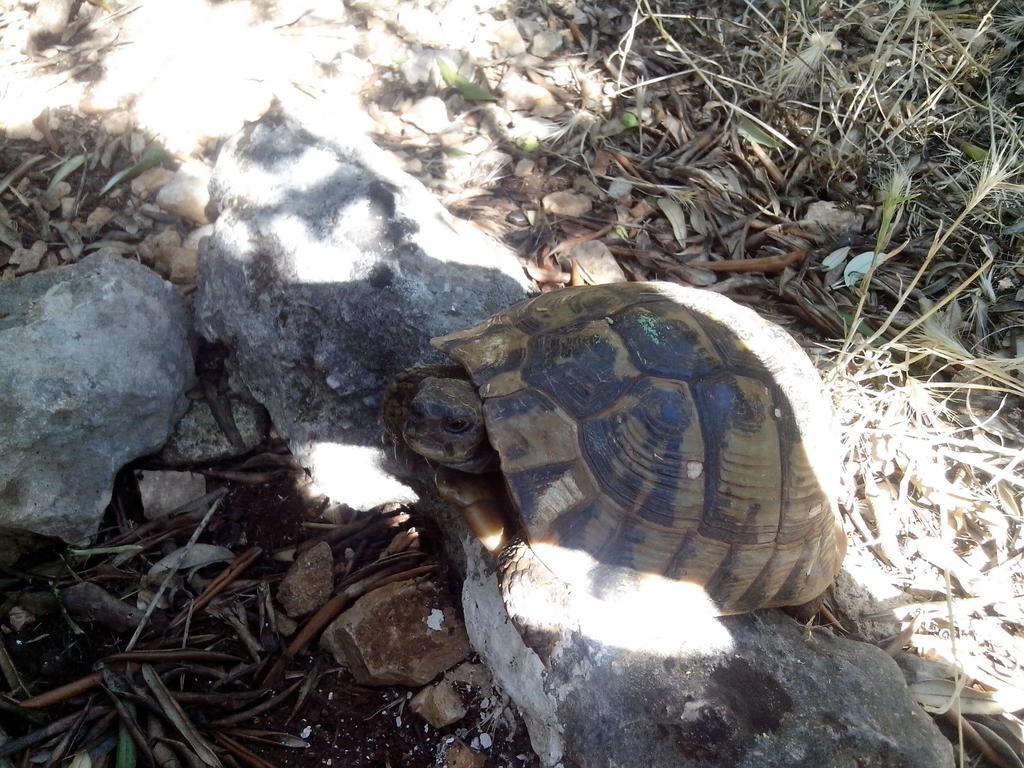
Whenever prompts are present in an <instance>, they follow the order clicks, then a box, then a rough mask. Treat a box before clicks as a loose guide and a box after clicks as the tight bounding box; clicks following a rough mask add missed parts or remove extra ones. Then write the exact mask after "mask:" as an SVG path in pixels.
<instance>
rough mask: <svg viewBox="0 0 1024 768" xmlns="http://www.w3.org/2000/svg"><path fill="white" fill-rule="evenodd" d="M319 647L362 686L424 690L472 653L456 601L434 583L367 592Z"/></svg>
mask: <svg viewBox="0 0 1024 768" xmlns="http://www.w3.org/2000/svg"><path fill="white" fill-rule="evenodd" d="M320 645H321V646H323V647H324V648H325V649H327V650H328V651H330V652H331V653H332V654H333V655H334V658H335V659H337V661H338V663H339V664H346V665H347V666H348V668H349V669H350V670H351V671H352V676H353V677H355V679H356V682H358V683H360V684H361V685H406V686H409V687H417V686H421V685H424V684H426V683H429V682H430V681H431V680H433V679H434V678H435V677H437V676H438V675H440V674H441V673H442V672H444V671H445V670H446V669H449V668H450V667H452V666H454V665H455V664H458V663H459V662H460V661H462V660H463V659H464V658H466V656H468V655H469V640H468V639H467V638H466V628H465V626H464V625H463V623H462V617H461V616H459V609H458V605H457V602H456V600H455V598H453V596H452V595H450V594H448V593H447V592H444V591H442V590H441V589H440V588H439V587H438V586H437V585H436V584H434V583H433V582H431V581H399V582H395V583H394V584H386V585H384V586H383V587H380V588H379V589H375V590H373V591H372V592H368V593H367V594H365V595H363V596H362V597H361V598H359V600H357V601H356V603H355V605H353V606H352V607H351V608H349V609H348V610H347V611H345V612H344V613H343V614H341V616H339V617H338V618H336V619H335V620H334V621H333V622H331V624H330V625H329V626H328V627H327V629H325V630H324V633H323V635H321V637H320Z"/></svg>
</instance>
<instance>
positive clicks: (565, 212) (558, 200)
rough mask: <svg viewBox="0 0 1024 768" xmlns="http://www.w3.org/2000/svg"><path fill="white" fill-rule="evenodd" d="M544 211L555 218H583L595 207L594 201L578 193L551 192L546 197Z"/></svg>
mask: <svg viewBox="0 0 1024 768" xmlns="http://www.w3.org/2000/svg"><path fill="white" fill-rule="evenodd" d="M543 203H544V210H545V211H547V212H548V213H550V214H553V215H555V216H582V215H583V214H585V213H588V212H589V211H590V209H591V208H592V207H593V205H594V204H593V201H591V199H590V198H589V197H587V196H586V195H581V194H578V193H576V192H568V191H563V192H551V193H550V194H547V195H545V196H544V201H543Z"/></svg>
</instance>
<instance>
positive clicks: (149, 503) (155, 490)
mask: <svg viewBox="0 0 1024 768" xmlns="http://www.w3.org/2000/svg"><path fill="white" fill-rule="evenodd" d="M136 478H137V480H138V483H139V494H140V495H141V496H142V513H143V515H145V517H146V519H147V520H155V519H156V518H158V517H164V516H165V515H167V513H168V512H172V511H173V510H175V509H177V508H178V507H181V506H183V505H185V504H187V503H188V502H190V501H192V500H193V499H197V498H199V497H200V496H202V495H203V494H205V493H206V478H205V477H203V476H202V475H199V474H195V473H193V472H173V471H169V470H163V471H157V470H144V471H141V472H137V473H136Z"/></svg>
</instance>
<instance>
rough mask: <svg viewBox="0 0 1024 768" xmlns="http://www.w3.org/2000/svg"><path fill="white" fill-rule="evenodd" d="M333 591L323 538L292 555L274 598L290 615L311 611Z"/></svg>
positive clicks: (331, 565) (331, 564) (327, 547)
mask: <svg viewBox="0 0 1024 768" xmlns="http://www.w3.org/2000/svg"><path fill="white" fill-rule="evenodd" d="M333 592H334V557H333V556H332V554H331V545H330V544H328V543H327V542H325V541H321V542H320V543H319V544H316V545H315V546H312V547H310V548H309V549H307V550H306V551H305V552H303V553H302V554H300V555H299V556H298V557H296V558H295V562H294V563H292V567H291V568H289V569H288V573H286V574H285V576H284V579H282V580H281V586H280V588H279V589H278V590H277V600H278V602H280V603H281V605H282V606H283V607H284V610H285V613H287V614H288V615H289V616H290V617H291V618H293V619H294V618H297V617H299V616H304V615H305V614H307V613H309V612H310V611H315V610H316V609H317V608H319V607H320V606H321V605H323V604H324V603H326V602H327V601H328V600H330V599H331V594H332V593H333Z"/></svg>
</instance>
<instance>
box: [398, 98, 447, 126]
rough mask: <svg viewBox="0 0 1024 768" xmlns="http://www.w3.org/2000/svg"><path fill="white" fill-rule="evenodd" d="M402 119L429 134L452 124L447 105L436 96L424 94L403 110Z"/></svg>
mask: <svg viewBox="0 0 1024 768" xmlns="http://www.w3.org/2000/svg"><path fill="white" fill-rule="evenodd" d="M402 119H403V120H405V121H406V122H407V123H411V124H413V125H415V126H416V127H417V128H419V129H420V130H421V131H423V132H424V133H429V134H435V133H442V132H443V131H446V130H448V129H449V128H450V127H451V124H452V123H451V120H450V119H449V118H448V107H447V106H446V105H445V103H444V102H443V101H442V100H441V99H439V98H438V97H437V96H424V97H423V98H422V99H420V100H419V101H417V102H416V103H414V104H413V105H412V106H411V107H409V109H407V110H406V111H405V113H404V114H403V115H402Z"/></svg>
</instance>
